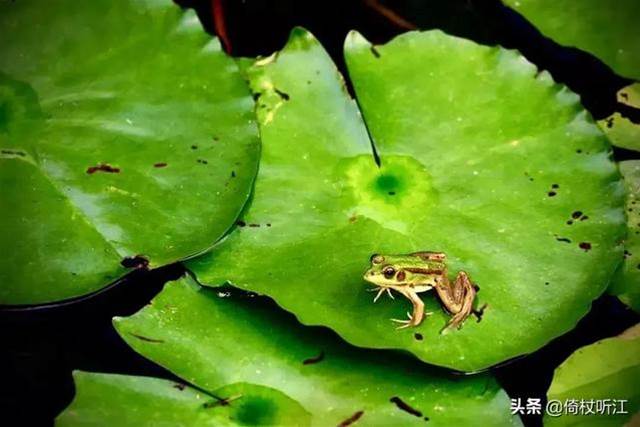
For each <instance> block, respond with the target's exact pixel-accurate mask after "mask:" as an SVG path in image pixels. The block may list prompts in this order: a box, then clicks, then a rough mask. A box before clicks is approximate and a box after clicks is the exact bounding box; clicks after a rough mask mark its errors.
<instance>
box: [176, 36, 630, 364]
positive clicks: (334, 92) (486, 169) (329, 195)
mask: <svg viewBox="0 0 640 427" xmlns="http://www.w3.org/2000/svg"><path fill="white" fill-rule="evenodd" d="M346 56H347V58H346V59H347V64H348V67H349V70H350V73H351V80H352V81H353V84H354V87H355V89H356V93H357V96H358V102H359V105H361V106H362V114H363V115H364V118H365V119H366V122H367V125H368V127H369V130H370V131H371V134H372V136H373V140H374V141H375V145H376V148H377V153H378V155H379V157H380V161H381V166H380V167H378V166H377V164H376V161H375V158H374V155H373V152H372V150H371V147H370V142H369V140H368V138H367V131H366V129H365V126H364V124H363V122H362V117H361V115H360V112H359V110H358V108H357V106H356V104H355V102H354V101H353V100H352V99H350V97H349V95H348V94H347V92H346V90H345V89H344V86H343V82H342V78H341V76H340V75H339V74H338V72H337V71H336V68H335V66H334V64H333V63H332V62H331V60H330V58H329V57H328V56H327V54H326V53H325V52H324V50H323V49H322V47H321V46H320V45H319V44H318V42H317V41H316V40H315V39H314V38H313V37H312V36H311V35H310V34H308V33H306V32H304V31H303V30H296V31H294V33H293V35H292V36H291V39H290V41H289V43H288V44H287V46H286V47H285V48H284V50H282V51H281V52H279V53H278V54H277V55H274V56H272V57H269V58H265V59H262V60H260V61H258V62H257V63H256V64H255V65H254V66H253V67H251V68H249V69H248V70H247V73H248V75H249V78H250V82H251V86H252V90H253V91H254V92H255V94H256V95H255V96H257V97H258V101H257V111H258V118H259V124H260V128H261V129H260V130H261V136H262V144H263V154H262V159H261V164H260V171H259V174H258V178H257V180H256V184H255V193H254V196H253V198H252V202H251V204H250V206H248V208H247V209H246V211H245V212H244V214H243V216H242V220H241V221H240V222H239V226H238V227H237V228H236V230H234V231H233V232H231V233H230V234H229V235H228V236H227V237H226V238H225V239H224V240H223V241H221V242H220V243H219V244H218V245H217V246H216V247H215V248H214V250H213V251H212V252H211V253H209V254H207V255H204V256H202V257H200V258H197V259H195V260H193V261H190V262H189V263H188V264H187V265H188V268H190V269H191V270H192V271H194V272H195V273H196V275H197V278H198V279H199V280H200V281H201V282H203V283H205V284H211V285H220V284H223V283H225V282H229V283H231V284H233V285H234V286H238V287H241V288H243V289H248V290H252V291H255V292H258V293H261V294H266V295H269V296H271V297H272V298H274V299H275V300H276V302H277V303H278V304H279V305H280V306H282V307H283V308H285V309H286V310H289V311H291V312H293V313H294V314H295V315H296V316H297V317H298V319H299V320H300V321H301V322H302V323H304V324H308V325H325V326H328V327H330V328H331V329H333V330H335V331H336V332H337V333H338V334H340V335H341V336H342V337H343V338H344V339H345V340H347V341H348V342H350V343H352V344H355V345H357V346H362V347H369V348H397V349H404V350H408V351H410V352H412V353H413V354H415V355H416V356H418V357H419V358H420V359H421V360H423V361H426V362H430V363H433V364H437V365H442V366H446V367H450V368H454V369H458V370H463V371H476V370H479V369H483V368H486V367H489V366H491V365H494V364H497V363H500V362H502V361H504V360H507V359H510V358H512V357H516V356H518V355H521V354H524V353H528V352H531V351H534V350H536V349H537V348H539V347H541V346H543V345H544V344H545V343H546V342H548V341H549V340H550V339H552V338H553V337H556V336H558V335H560V334H562V333H564V332H566V331H568V330H570V329H571V328H572V327H573V326H574V325H575V324H576V322H577V321H578V319H580V318H581V317H582V316H583V315H584V314H585V313H586V312H587V311H588V310H589V307H590V303H591V301H592V300H593V299H594V298H595V297H597V296H598V295H600V294H601V293H602V292H603V291H604V290H605V288H606V285H607V283H608V281H609V278H610V276H611V274H613V272H614V270H615V269H616V267H617V265H618V264H619V262H620V260H621V258H622V245H621V241H622V239H623V237H624V232H625V219H624V214H623V210H622V205H623V195H624V191H623V186H622V183H621V181H620V176H619V173H618V171H617V168H616V166H615V164H614V163H613V162H612V161H611V160H610V158H609V156H610V146H609V144H608V143H607V141H606V138H605V137H604V136H603V135H602V133H601V132H600V130H599V129H598V127H597V126H596V125H595V123H594V122H593V121H592V120H591V118H590V117H589V115H588V113H586V112H585V111H584V110H583V109H582V107H581V106H580V103H579V101H578V97H577V96H576V95H575V94H573V93H571V92H570V91H569V90H567V89H566V88H565V87H562V86H559V85H556V84H554V82H553V81H552V79H551V78H550V76H549V75H548V74H547V73H537V72H536V69H535V67H534V66H533V65H532V64H530V63H528V62H527V61H526V60H525V59H524V58H523V57H522V56H521V55H519V54H518V53H516V52H514V51H508V50H504V49H501V48H495V47H484V46H480V45H477V44H475V43H473V42H470V41H467V40H463V39H459V38H455V37H450V36H447V35H445V34H443V33H441V32H438V31H433V32H424V33H420V32H412V33H407V34H405V35H402V36H400V37H398V38H396V39H394V40H393V41H391V42H390V43H388V44H387V45H384V46H371V45H370V44H369V43H368V42H366V41H365V40H364V39H363V38H362V37H361V36H359V35H358V34H357V33H353V34H351V35H350V36H349V38H348V40H347V45H346ZM424 250H432V251H442V252H445V253H446V254H447V256H448V260H449V270H450V273H451V274H452V275H455V274H456V273H457V272H458V271H461V270H464V271H466V272H467V273H468V274H469V275H470V277H471V279H472V280H473V281H474V282H475V283H476V284H477V285H478V286H479V288H480V292H479V294H478V295H479V297H478V299H479V300H478V302H477V305H476V307H477V308H478V309H480V308H482V307H483V306H484V305H485V304H487V306H486V308H485V310H484V315H483V317H482V321H480V322H477V321H476V320H475V319H474V318H470V319H468V320H467V322H466V323H465V325H464V327H463V328H462V329H461V330H458V331H453V332H451V333H449V334H445V335H441V334H440V330H441V329H442V327H443V326H444V325H445V324H446V322H447V320H448V319H449V316H448V315H447V314H445V313H444V312H443V311H442V310H440V308H439V307H440V306H439V303H438V301H437V300H436V299H435V297H434V296H433V295H431V294H429V293H427V294H420V295H421V296H422V298H423V300H424V301H425V304H426V306H427V311H432V312H433V313H434V314H433V315H432V316H431V317H429V318H428V319H426V320H425V321H424V322H423V323H422V325H420V326H419V327H417V328H407V329H403V330H396V329H395V326H394V323H392V322H391V321H390V318H404V317H405V313H406V312H407V310H410V308H411V304H410V303H409V301H407V300H405V299H402V298H401V299H396V300H395V301H393V300H390V299H382V300H381V301H379V302H378V304H373V302H372V299H373V294H372V293H370V292H367V290H368V289H367V285H366V284H365V282H364V281H363V279H362V275H363V273H364V271H365V270H366V269H367V268H368V266H369V258H370V256H371V255H372V254H373V253H387V254H394V253H400V254H402V253H410V252H414V251H424ZM596 261H597V262H596ZM451 278H453V276H452V277H451ZM416 334H418V335H416ZM417 336H420V337H423V339H422V340H420V339H417V338H416V337H417Z"/></svg>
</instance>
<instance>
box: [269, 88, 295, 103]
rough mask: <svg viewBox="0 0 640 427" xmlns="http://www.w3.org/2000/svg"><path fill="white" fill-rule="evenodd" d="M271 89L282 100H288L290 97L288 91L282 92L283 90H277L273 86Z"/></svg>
mask: <svg viewBox="0 0 640 427" xmlns="http://www.w3.org/2000/svg"><path fill="white" fill-rule="evenodd" d="M273 91H274V92H275V93H277V94H278V96H279V97H280V98H282V99H283V100H285V101H288V100H290V99H291V97H290V96H289V94H288V93H285V92H283V91H281V90H279V89H278V88H277V87H274V88H273Z"/></svg>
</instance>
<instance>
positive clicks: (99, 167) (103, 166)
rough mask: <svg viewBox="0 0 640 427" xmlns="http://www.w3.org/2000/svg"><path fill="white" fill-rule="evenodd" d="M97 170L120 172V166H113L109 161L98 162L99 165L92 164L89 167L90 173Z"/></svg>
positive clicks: (88, 171)
mask: <svg viewBox="0 0 640 427" xmlns="http://www.w3.org/2000/svg"><path fill="white" fill-rule="evenodd" d="M96 172H106V173H120V168H116V167H114V166H111V165H110V164H108V163H98V165H96V166H90V167H88V168H87V173H88V174H89V175H91V174H94V173H96Z"/></svg>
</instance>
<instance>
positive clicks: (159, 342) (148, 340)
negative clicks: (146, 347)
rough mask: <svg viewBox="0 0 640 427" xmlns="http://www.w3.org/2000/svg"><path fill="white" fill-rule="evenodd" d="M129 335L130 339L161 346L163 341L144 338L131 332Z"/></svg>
mask: <svg viewBox="0 0 640 427" xmlns="http://www.w3.org/2000/svg"><path fill="white" fill-rule="evenodd" d="M129 335H131V336H132V337H136V338H138V339H139V340H140V341H145V342H150V343H154V344H162V343H163V342H164V341H163V340H159V339H155V338H149V337H145V336H143V335H138V334H134V333H133V332H129Z"/></svg>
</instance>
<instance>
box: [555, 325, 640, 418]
mask: <svg viewBox="0 0 640 427" xmlns="http://www.w3.org/2000/svg"><path fill="white" fill-rule="evenodd" d="M639 381H640V327H639V326H634V327H633V328H631V329H629V330H627V331H625V332H624V333H623V334H622V335H620V336H617V337H613V338H606V339H603V340H600V341H598V342H595V343H593V344H591V345H588V346H586V347H582V348H580V349H578V350H577V351H576V352H575V353H573V354H572V355H571V356H569V358H568V359H567V360H565V361H564V362H563V363H562V364H561V365H560V366H559V367H558V368H557V369H556V371H555V373H554V376H553V381H552V383H551V387H550V388H549V392H548V393H547V395H548V398H549V401H559V402H561V403H562V404H563V405H565V407H567V408H574V409H570V410H569V409H565V410H563V411H564V412H565V413H564V414H563V415H562V416H560V417H553V416H549V415H548V414H547V415H546V416H545V418H544V425H545V426H566V425H580V426H598V427H603V426H621V425H627V424H626V421H628V420H630V419H631V417H632V416H633V415H634V414H635V413H637V412H638V411H639V410H640V388H638V382H639ZM620 400H623V401H624V403H620V402H619V401H620ZM597 401H600V403H597ZM614 408H615V412H614ZM623 412H624V413H623ZM629 425H636V424H629Z"/></svg>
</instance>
